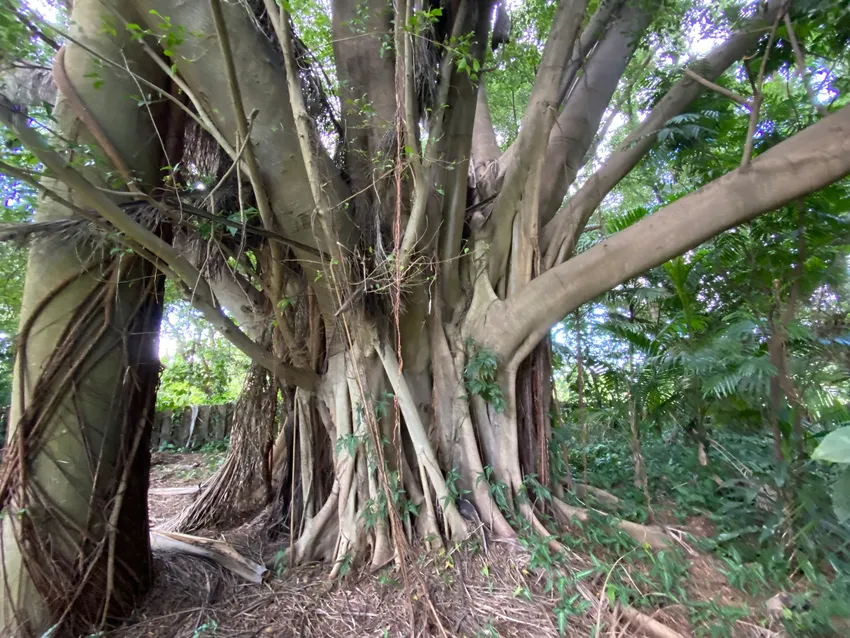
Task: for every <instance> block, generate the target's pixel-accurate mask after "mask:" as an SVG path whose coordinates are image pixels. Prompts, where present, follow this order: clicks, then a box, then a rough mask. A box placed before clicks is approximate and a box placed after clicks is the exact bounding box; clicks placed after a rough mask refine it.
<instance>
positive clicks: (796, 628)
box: [563, 432, 850, 636]
mask: <svg viewBox="0 0 850 638" xmlns="http://www.w3.org/2000/svg"><path fill="white" fill-rule="evenodd" d="M713 440H714V441H715V444H713V445H712V446H711V447H710V448H709V451H708V465H707V466H705V467H703V466H700V465H699V462H698V460H697V454H696V450H695V445H693V444H692V443H691V442H689V441H686V440H684V439H683V438H682V437H678V438H677V437H676V436H668V437H665V436H660V435H657V434H656V435H646V436H645V437H644V439H643V441H642V450H643V456H644V460H645V463H646V468H647V476H648V481H649V488H650V494H651V495H652V499H653V502H652V503H651V507H652V516H651V515H650V510H649V509H648V508H647V505H646V503H645V500H644V496H643V492H642V490H640V489H638V488H635V487H634V485H633V466H632V460H631V452H630V448H629V446H628V443H627V442H624V441H622V440H617V439H613V440H608V439H606V440H596V441H591V442H589V444H588V446H587V450H586V453H587V465H588V467H587V474H588V483H589V484H590V485H592V486H594V487H599V488H602V489H605V490H607V491H609V492H611V493H612V494H614V495H616V496H617V497H619V498H620V499H621V501H620V503H619V504H618V506H617V507H616V510H615V511H614V512H613V513H615V514H616V515H617V516H618V517H621V518H624V519H627V520H632V521H635V522H639V523H644V524H646V523H650V522H656V523H658V522H660V523H664V524H665V525H668V526H670V527H673V528H676V529H679V530H682V531H683V532H685V533H686V534H688V536H687V537H686V539H687V542H688V543H689V544H690V545H691V547H693V548H694V549H696V550H697V551H698V552H699V553H700V554H701V555H703V556H706V557H710V558H711V559H712V564H713V569H714V570H715V571H716V572H719V573H720V574H721V575H722V576H723V579H724V580H725V582H726V583H727V584H728V586H729V587H731V588H732V589H734V590H735V591H737V592H739V593H740V597H736V598H739V600H737V601H736V602H735V604H724V603H722V602H719V599H717V598H714V599H712V598H710V597H709V598H708V599H703V600H700V599H697V598H694V597H693V596H692V592H693V591H694V590H693V587H692V586H689V585H688V578H689V576H688V565H689V563H691V562H692V560H691V559H690V558H689V557H687V556H686V555H684V554H683V552H682V551H681V550H679V549H676V550H669V551H668V550H665V551H661V552H652V551H650V550H648V549H646V548H640V547H637V546H635V544H634V541H632V540H631V539H630V538H629V537H627V536H626V535H625V534H624V533H622V532H620V531H617V530H614V529H612V528H611V527H610V524H609V523H608V520H609V519H605V518H603V517H601V516H599V515H593V517H592V519H591V521H589V522H587V523H584V524H581V523H578V522H574V525H575V526H576V528H577V530H578V533H577V534H574V535H572V536H568V537H564V538H563V542H564V543H565V545H566V546H567V547H570V548H571V549H574V550H575V551H576V552H579V551H583V552H586V555H587V556H589V557H590V559H591V561H592V562H593V566H592V567H591V568H589V569H593V570H594V572H593V573H601V572H602V571H605V572H606V573H608V572H609V571H610V577H609V582H608V584H607V585H606V592H605V595H606V596H608V597H609V598H611V599H617V600H621V601H623V602H626V601H628V602H629V604H631V605H632V606H634V607H636V608H638V609H644V610H651V609H657V608H658V607H659V606H669V605H680V606H682V607H683V608H685V609H687V613H688V619H689V621H690V624H691V627H692V628H693V631H694V633H695V634H697V635H706V636H726V635H734V634H733V633H730V632H731V631H732V629H731V628H732V627H734V625H735V624H736V622H737V621H738V620H742V619H745V618H746V619H747V622H751V623H753V622H755V623H759V624H763V623H764V622H765V619H766V617H767V616H766V613H765V611H764V607H763V603H764V601H765V600H766V599H769V598H770V597H772V596H774V595H776V594H778V593H780V592H786V593H787V595H788V598H787V601H786V602H788V601H790V602H788V604H787V608H786V609H785V610H784V612H783V617H782V619H781V620H782V622H783V623H784V625H785V628H786V630H787V631H788V633H789V634H790V635H793V636H826V635H845V634H846V632H847V625H845V624H843V623H845V622H846V620H845V619H848V618H850V551H848V550H850V526H848V525H847V524H846V523H843V524H842V523H839V522H838V521H837V519H836V518H835V515H834V511H833V508H832V505H831V500H830V487H829V486H830V485H831V484H832V482H833V480H834V474H835V472H836V471H837V470H836V469H834V468H830V467H829V466H827V465H821V464H815V463H813V462H808V463H807V464H806V466H805V467H803V468H801V471H800V472H799V474H798V475H799V476H802V477H805V479H804V480H797V479H795V477H794V476H793V475H791V474H790V473H788V472H787V471H786V470H785V469H784V468H780V469H778V470H777V468H776V467H775V465H774V463H773V461H772V458H773V456H772V450H771V449H770V441H769V440H765V439H764V437H754V436H748V435H744V434H738V433H734V432H718V433H715V435H714V439H713ZM582 457H583V455H582V450H581V449H575V450H574V451H573V453H572V456H571V458H570V462H571V465H572V468H573V472H574V474H575V476H576V477H577V478H580V477H581V475H582V461H583V458H582ZM786 494H791V497H790V499H789V498H787V497H785V498H782V495H786ZM568 500H571V499H570V498H569V497H568ZM591 500H592V499H591ZM572 501H573V502H574V504H576V505H582V504H584V505H588V504H590V505H594V506H596V507H598V508H599V509H603V507H602V504H600V503H587V502H585V503H580V502H578V501H577V500H576V499H572ZM789 503H790V504H789ZM608 509H610V506H608ZM618 560H619V563H618V564H617V568H616V569H612V567H613V564H614V562H615V561H618ZM597 562H598V563H599V565H597ZM695 576H696V575H695ZM597 589H598V588H597Z"/></svg>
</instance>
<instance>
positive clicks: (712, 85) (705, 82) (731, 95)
mask: <svg viewBox="0 0 850 638" xmlns="http://www.w3.org/2000/svg"><path fill="white" fill-rule="evenodd" d="M684 73H685V75H687V76H688V77H689V78H691V79H693V80H696V81H697V82H699V83H700V84H702V85H703V86H704V87H706V88H707V89H711V90H712V91H714V92H715V93H719V94H720V95H723V96H725V97H728V98H729V99H730V100H732V101H733V102H737V103H738V104H740V105H741V106H745V107H747V108H748V109H752V108H753V105H752V104H750V101H749V100H748V99H747V98H745V97H744V96H743V95H739V94H738V93H735V92H734V91H730V90H729V89H726V88H723V87H722V86H720V85H719V84H715V83H714V82H711V81H710V80H706V79H705V78H704V77H702V76H701V75H700V74H699V73H694V72H693V71H692V70H691V69H689V68H688V67H685V69H684Z"/></svg>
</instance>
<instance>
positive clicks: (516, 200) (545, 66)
mask: <svg viewBox="0 0 850 638" xmlns="http://www.w3.org/2000/svg"><path fill="white" fill-rule="evenodd" d="M586 8H587V0H564V1H563V2H561V3H560V4H559V5H558V9H557V11H556V13H555V19H554V21H553V23H552V29H551V31H550V32H549V38H548V39H547V41H546V47H545V49H544V50H543V59H542V60H541V62H540V67H539V70H538V72H537V77H536V78H535V80H534V86H533V88H532V90H531V97H530V98H529V101H528V106H527V108H526V110H525V114H524V115H523V118H522V125H521V127H520V132H519V136H518V137H517V139H516V141H515V142H514V144H513V147H514V150H513V151H512V159H511V163H510V167H509V168H508V170H507V173H506V175H505V180H504V183H503V184H502V189H501V192H500V193H499V196H498V198H497V199H496V206H495V208H494V210H493V213H492V215H491V216H490V219H489V222H488V223H489V224H490V225H491V242H490V259H489V274H490V281H492V282H493V283H494V284H495V283H496V282H498V281H499V279H501V275H502V274H503V271H504V269H505V265H506V264H505V258H506V255H507V253H508V250H509V247H510V243H511V229H512V227H513V220H514V217H515V216H516V214H517V212H518V207H519V205H520V202H521V200H522V197H523V193H524V190H525V186H526V183H527V181H528V175H529V172H530V171H531V169H532V165H533V164H534V163H535V158H540V157H542V155H543V154H544V153H545V152H546V146H547V141H548V139H549V134H550V132H551V131H552V125H553V124H554V123H555V120H556V118H557V113H558V111H557V108H558V98H559V95H558V92H559V82H560V80H561V77H562V76H563V73H564V69H565V67H566V66H567V64H568V63H569V60H570V57H571V54H572V51H573V46H574V44H575V41H576V38H577V36H578V30H579V27H580V26H581V22H582V20H583V19H584V14H585V10H586ZM534 187H535V188H536V187H537V184H535V185H534ZM535 213H536V211H535Z"/></svg>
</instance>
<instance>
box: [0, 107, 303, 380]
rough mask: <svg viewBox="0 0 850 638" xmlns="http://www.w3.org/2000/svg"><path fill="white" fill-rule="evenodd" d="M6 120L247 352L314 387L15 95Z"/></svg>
mask: <svg viewBox="0 0 850 638" xmlns="http://www.w3.org/2000/svg"><path fill="white" fill-rule="evenodd" d="M0 122H3V123H4V124H5V125H6V126H8V127H9V128H10V129H12V130H13V131H14V132H15V133H16V134H17V136H18V139H20V140H21V142H22V143H23V144H24V145H25V146H27V147H28V148H29V149H30V150H31V151H32V152H33V154H34V155H35V156H36V157H37V158H38V159H39V161H40V162H41V163H42V164H44V165H45V166H46V167H47V168H48V169H50V170H51V171H52V172H53V174H54V175H55V176H56V177H57V178H58V179H60V180H61V181H63V182H65V184H67V186H68V187H69V188H70V189H71V190H73V192H74V193H75V194H76V195H77V196H79V197H80V198H81V199H82V200H83V201H85V202H86V204H88V205H89V206H91V207H92V208H93V209H94V210H95V211H96V212H97V213H98V214H99V215H100V216H101V217H103V219H105V220H106V221H107V222H109V223H110V224H112V226H114V227H115V229H116V230H117V231H119V232H120V233H123V234H124V235H125V236H126V237H127V238H128V239H129V240H130V241H132V242H133V243H136V244H138V245H139V246H141V247H142V248H143V249H144V250H145V251H147V252H148V253H150V255H152V256H153V258H155V259H156V260H157V263H158V262H159V261H161V262H163V263H164V264H166V265H167V267H168V269H169V270H171V271H172V272H173V273H174V274H175V275H176V276H177V277H179V279H180V282H181V283H182V285H183V286H184V287H185V288H186V289H187V290H188V291H190V295H189V300H190V301H191V302H192V305H194V306H195V307H196V308H198V309H199V310H200V311H201V312H202V313H203V314H204V317H205V318H206V319H207V320H208V321H209V322H210V323H211V324H212V325H213V326H214V327H215V328H216V329H218V330H219V331H220V332H221V333H222V334H223V335H224V336H225V337H226V338H227V339H228V340H229V341H230V342H231V343H233V345H235V346H236V347H237V348H239V349H240V350H241V351H242V352H244V353H245V354H246V355H247V356H248V357H249V358H251V359H252V360H253V361H256V362H257V363H258V364H260V365H262V366H263V367H265V368H266V369H268V370H269V371H271V372H272V373H273V374H277V375H279V376H281V377H283V378H285V379H287V380H289V381H290V382H291V383H293V384H294V385H298V386H299V387H307V388H312V387H314V386H315V383H316V375H315V374H314V373H313V372H312V371H310V370H302V369H297V368H292V367H290V366H287V365H285V364H283V363H281V362H280V361H278V360H276V359H275V358H274V357H272V356H270V355H269V353H268V352H267V351H266V350H265V349H264V348H262V347H261V346H260V345H258V344H257V343H256V342H255V341H253V340H252V339H251V338H249V337H248V336H247V335H246V334H245V333H244V332H242V331H241V330H240V329H239V328H238V327H237V326H236V324H234V323H233V322H232V321H231V320H230V319H228V318H227V317H226V316H225V315H224V314H223V313H222V312H221V309H220V308H219V307H218V304H217V303H216V302H215V298H214V296H213V293H212V289H211V288H210V286H209V283H208V282H207V281H206V280H205V279H204V278H203V277H202V276H201V274H200V272H199V271H198V270H197V269H195V268H194V266H192V265H191V264H190V263H189V262H188V261H186V259H185V258H184V257H183V256H182V255H180V253H179V252H177V251H176V250H175V249H174V248H173V247H172V246H170V245H169V244H167V243H166V242H164V241H163V240H162V239H161V238H160V237H158V236H156V235H155V234H154V233H152V232H151V231H150V230H148V229H147V228H145V227H144V226H142V225H140V224H138V223H137V222H135V221H134V220H133V219H131V218H130V217H129V216H128V215H127V214H126V213H125V212H124V211H123V210H122V209H121V207H120V206H118V205H117V204H116V203H115V202H113V201H112V200H111V199H109V198H108V197H107V196H106V195H105V194H104V193H102V192H100V191H99V190H98V189H97V188H95V187H94V185H92V184H91V183H90V182H89V181H88V180H86V179H85V178H84V177H83V176H82V175H80V174H79V173H78V172H77V171H75V170H74V169H73V168H71V166H69V165H68V163H67V162H66V161H65V159H64V158H62V157H61V156H60V155H59V154H58V153H57V152H56V151H54V150H53V149H52V148H50V146H49V145H48V143H47V142H46V141H45V140H44V139H43V138H42V136H41V135H39V134H38V133H37V132H36V131H34V130H33V129H31V128H29V126H28V125H27V118H26V116H24V115H23V114H22V113H21V112H20V111H18V110H17V109H16V107H15V106H14V105H13V104H12V103H11V102H9V100H8V99H7V98H6V97H5V96H2V95H0Z"/></svg>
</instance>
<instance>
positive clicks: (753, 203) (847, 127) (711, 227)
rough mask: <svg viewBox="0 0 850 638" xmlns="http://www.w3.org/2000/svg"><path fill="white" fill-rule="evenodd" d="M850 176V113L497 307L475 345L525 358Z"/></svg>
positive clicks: (604, 244) (543, 277)
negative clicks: (627, 285) (573, 317)
mask: <svg viewBox="0 0 850 638" xmlns="http://www.w3.org/2000/svg"><path fill="white" fill-rule="evenodd" d="M848 174H850V107H844V108H843V109H841V110H840V111H837V112H836V113H833V114H832V115H830V116H829V117H827V118H825V119H823V120H821V121H819V122H818V123H817V124H814V125H813V126H810V127H809V128H807V129H805V130H804V131H801V132H800V133H798V134H797V135H794V136H793V137H791V138H789V139H787V140H785V141H784V142H782V143H780V144H777V145H776V146H775V147H773V148H772V149H770V150H769V151H767V152H765V153H763V154H761V155H759V156H758V157H757V158H755V159H754V160H753V161H752V162H751V163H750V164H749V165H747V166H745V167H741V168H738V169H736V170H734V171H732V172H730V173H728V174H726V175H724V176H723V177H721V178H719V179H716V180H714V181H713V182H711V183H709V184H707V185H706V186H704V187H703V188H701V189H699V190H698V191H696V192H694V193H692V194H691V195H688V196H687V197H683V198H681V199H679V200H677V201H676V202H674V203H672V204H670V205H669V206H666V207H665V208H663V209H662V210H660V211H659V212H657V213H655V214H653V215H651V216H649V217H647V218H645V219H643V220H642V221H640V222H638V223H637V224H634V225H633V226H630V227H629V228H627V229H625V230H623V231H620V232H619V233H617V234H615V235H613V236H611V237H610V238H608V239H606V240H605V241H603V242H602V243H601V244H598V245H597V246H595V247H593V248H591V249H590V250H588V251H586V252H583V253H581V254H580V255H578V256H576V257H574V258H572V259H570V260H569V261H567V262H566V263H563V264H561V265H559V266H557V267H555V268H553V269H551V270H549V271H548V272H546V273H544V274H543V275H541V276H540V277H538V278H537V279H534V280H533V281H531V282H530V283H529V284H527V285H526V286H525V288H524V289H523V290H522V291H520V292H519V294H517V295H516V296H514V297H513V298H511V299H509V300H508V301H506V302H496V303H493V304H491V306H490V308H489V310H488V312H487V313H486V315H485V316H484V318H483V320H482V321H481V322H480V323H479V325H478V326H477V328H476V340H478V341H479V342H482V343H486V344H488V346H489V347H491V348H492V349H493V350H494V351H495V352H497V353H498V354H499V355H500V356H501V357H502V358H503V359H504V360H508V361H509V360H511V359H514V358H516V359H517V360H519V359H521V358H523V357H524V355H525V354H527V353H528V352H529V351H530V350H531V349H532V348H533V347H534V345H536V344H537V343H538V342H539V341H540V339H542V338H543V337H544V336H545V335H546V334H547V333H548V331H549V330H550V328H551V327H552V326H553V325H555V323H557V322H558V321H560V320H562V319H563V318H564V317H565V316H567V315H568V314H569V313H570V312H572V311H573V310H575V309H576V308H577V307H579V306H580V305H581V304H583V303H586V302H588V301H590V300H592V299H594V298H595V297H597V296H598V295H600V294H602V293H603V292H605V291H606V290H611V289H613V288H614V287H616V286H618V285H619V284H621V283H623V282H625V281H627V280H629V279H630V278H632V277H634V276H636V275H639V274H640V273H643V272H646V271H647V270H649V269H650V268H654V267H655V266H658V265H659V264H662V263H664V262H665V261H667V260H669V259H671V258H673V257H675V256H677V255H681V254H682V253H684V252H686V251H687V250H690V249H691V248H694V247H695V246H698V245H699V244H701V243H702V242H704V241H707V240H708V239H710V238H712V237H714V236H715V235H717V234H719V233H721V232H723V231H724V230H727V229H729V228H732V227H733V226H736V225H738V224H741V223H744V222H746V221H749V220H751V219H753V218H754V217H756V216H758V215H760V214H762V213H766V212H768V211H772V210H776V209H777V208H779V207H781V206H783V205H785V204H787V203H788V202H791V201H794V200H797V199H799V198H801V197H805V196H806V195H808V194H810V193H813V192H815V191H817V190H819V189H821V188H824V187H825V186H828V185H829V184H832V183H833V182H835V181H837V180H839V179H842V178H843V177H845V176H847V175H848Z"/></svg>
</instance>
